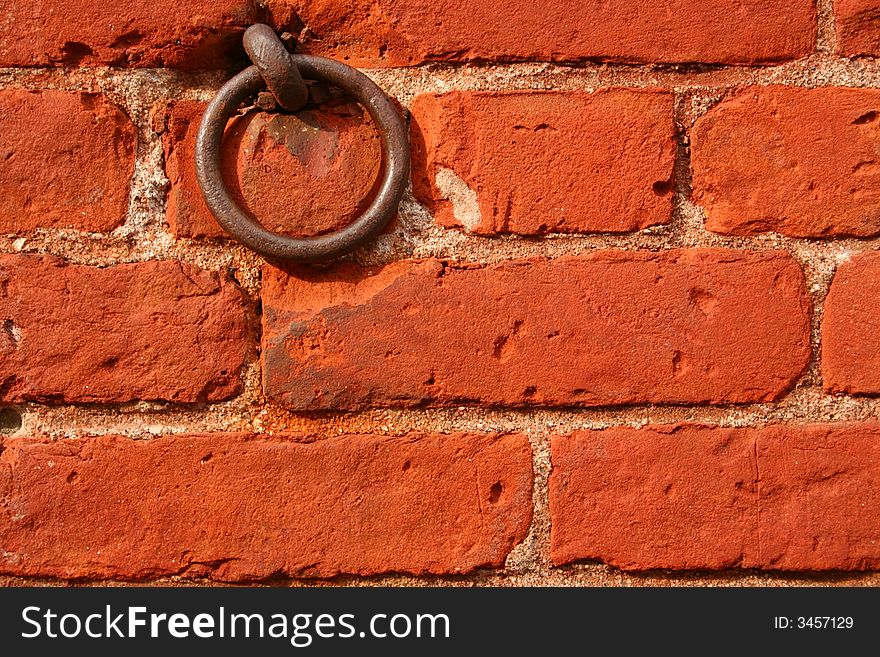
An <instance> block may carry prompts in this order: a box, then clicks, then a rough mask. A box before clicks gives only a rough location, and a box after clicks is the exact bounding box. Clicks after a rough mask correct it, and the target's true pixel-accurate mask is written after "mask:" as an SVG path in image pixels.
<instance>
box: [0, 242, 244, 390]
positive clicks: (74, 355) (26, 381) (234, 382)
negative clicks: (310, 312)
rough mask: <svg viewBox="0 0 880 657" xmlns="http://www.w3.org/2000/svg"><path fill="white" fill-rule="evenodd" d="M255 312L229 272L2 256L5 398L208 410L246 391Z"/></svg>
mask: <svg viewBox="0 0 880 657" xmlns="http://www.w3.org/2000/svg"><path fill="white" fill-rule="evenodd" d="M250 312H251V311H250V310H249V309H248V307H247V304H246V303H245V298H244V295H243V293H242V291H241V290H240V289H239V288H238V286H237V285H236V284H235V283H234V282H233V281H232V280H231V278H230V277H229V276H228V275H226V274H218V273H215V272H209V271H202V270H199V269H197V268H195V267H193V266H191V265H187V264H184V263H180V262H174V261H161V262H160V261H153V262H143V263H137V264H125V265H117V266H113V267H107V268H104V269H102V268H98V267H89V266H83V265H71V264H67V263H65V262H64V261H62V260H60V259H58V258H54V257H50V256H24V255H2V256H0V318H2V321H3V324H2V327H0V399H2V400H3V401H5V402H23V401H37V402H50V403H90V402H96V403H110V402H127V401H133V400H167V401H173V402H206V401H219V400H222V399H228V398H229V397H231V396H233V395H234V394H236V393H237V392H238V390H239V388H240V387H241V381H240V370H241V368H242V366H243V365H244V363H245V361H246V360H247V359H248V358H249V355H250V352H251V351H252V347H251V346H250V344H249V340H250V334H251V332H252V329H251V327H250V325H249V324H250V320H249V315H250Z"/></svg>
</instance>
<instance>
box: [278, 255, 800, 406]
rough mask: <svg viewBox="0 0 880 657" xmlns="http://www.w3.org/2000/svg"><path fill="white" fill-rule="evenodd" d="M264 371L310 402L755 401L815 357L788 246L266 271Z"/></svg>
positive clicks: (292, 402) (286, 399)
mask: <svg viewBox="0 0 880 657" xmlns="http://www.w3.org/2000/svg"><path fill="white" fill-rule="evenodd" d="M263 285H264V287H263V308H264V316H263V322H264V324H263V329H264V330H263V377H264V390H265V392H266V393H267V395H269V396H270V397H272V398H275V399H278V400H280V401H281V402H283V403H284V404H286V405H288V406H290V407H292V408H295V409H360V408H368V407H371V406H404V407H406V406H420V405H432V406H446V405H459V404H486V405H513V406H521V405H547V406H566V405H576V406H600V405H609V404H628V403H667V402H682V403H703V402H709V403H739V402H753V401H769V400H774V399H778V398H779V397H780V396H781V395H782V394H784V393H785V392H786V391H787V390H788V389H789V387H790V386H791V385H792V383H793V382H794V381H795V380H796V379H797V377H798V376H799V375H800V374H801V372H802V371H803V370H804V367H805V365H806V363H807V361H808V359H809V353H810V347H809V339H808V333H809V328H808V324H809V314H810V313H809V309H808V303H807V300H806V298H805V292H804V281H803V274H802V272H801V270H800V268H799V267H798V265H797V264H796V263H795V261H794V260H793V259H792V258H791V257H790V256H789V255H788V254H785V253H783V252H779V251H766V252H749V251H730V250H720V249H719V250H692V251H667V252H660V253H649V252H621V251H607V252H599V253H596V254H595V255H591V256H587V257H565V258H560V259H557V260H549V261H548V260H542V259H534V260H521V261H513V262H510V261H508V262H502V263H498V264H493V265H488V266H476V265H452V264H444V263H442V262H439V261H434V260H427V261H412V262H399V263H395V264H392V265H388V266H386V267H384V268H377V269H362V268H358V267H355V266H352V265H339V266H337V267H336V268H334V269H331V270H312V269H305V268H302V269H298V270H295V273H293V274H292V275H288V274H287V273H285V272H283V271H280V270H278V269H275V268H273V267H267V268H265V269H264V272H263Z"/></svg>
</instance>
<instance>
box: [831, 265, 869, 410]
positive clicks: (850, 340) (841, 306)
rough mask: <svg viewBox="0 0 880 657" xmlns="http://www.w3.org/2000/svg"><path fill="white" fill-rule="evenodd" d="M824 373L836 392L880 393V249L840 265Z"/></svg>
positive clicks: (834, 282) (833, 300)
mask: <svg viewBox="0 0 880 657" xmlns="http://www.w3.org/2000/svg"><path fill="white" fill-rule="evenodd" d="M822 378H823V381H824V383H825V388H826V389H827V390H829V391H830V392H846V393H852V394H880V252H876V251H872V252H869V253H864V254H861V255H858V256H856V257H854V258H853V259H852V260H850V261H848V262H845V263H843V264H842V265H840V267H838V269H837V273H836V274H835V276H834V280H833V282H832V284H831V289H830V291H829V293H828V297H827V298H826V299H825V312H824V316H823V320H822Z"/></svg>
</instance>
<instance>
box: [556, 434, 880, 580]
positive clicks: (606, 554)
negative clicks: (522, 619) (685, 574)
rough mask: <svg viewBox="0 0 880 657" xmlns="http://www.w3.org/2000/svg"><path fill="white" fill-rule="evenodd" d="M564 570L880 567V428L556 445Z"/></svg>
mask: <svg viewBox="0 0 880 657" xmlns="http://www.w3.org/2000/svg"><path fill="white" fill-rule="evenodd" d="M552 462H553V472H552V474H551V476H550V512H551V524H552V532H551V543H552V545H551V552H552V559H553V562H554V563H555V564H557V565H561V564H566V563H571V562H573V561H577V560H581V559H589V560H598V561H603V562H605V563H608V564H610V565H613V566H617V567H620V568H623V569H627V570H648V569H658V568H667V569H712V570H715V569H723V568H731V567H742V568H756V569H765V570H795V571H819V570H870V569H876V568H878V567H880V530H878V527H880V511H878V509H880V492H878V491H880V469H878V468H877V464H878V462H880V425H877V424H862V425H858V424H853V425H813V426H782V425H779V426H770V427H766V428H763V429H725V428H710V427H698V426H666V427H648V428H645V429H628V428H613V429H608V430H605V431H594V432H590V431H583V432H579V433H576V434H574V435H571V436H564V437H555V438H553V440H552Z"/></svg>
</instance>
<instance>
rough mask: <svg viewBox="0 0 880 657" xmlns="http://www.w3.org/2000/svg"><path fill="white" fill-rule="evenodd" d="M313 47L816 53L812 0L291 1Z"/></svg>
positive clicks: (724, 57) (450, 53)
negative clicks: (607, 0)
mask: <svg viewBox="0 0 880 657" xmlns="http://www.w3.org/2000/svg"><path fill="white" fill-rule="evenodd" d="M290 4H291V5H292V6H293V7H294V9H295V10H296V11H297V13H298V14H299V16H300V17H301V18H302V20H303V22H304V23H305V24H306V26H307V27H308V29H309V34H310V36H311V38H310V39H309V40H308V41H307V42H306V47H307V48H308V49H309V50H310V51H312V52H315V53H316V54H323V55H330V56H333V57H338V58H341V59H345V60H347V61H348V62H349V63H352V64H354V65H362V66H376V65H388V66H401V65H403V66H406V65H411V64H418V63H421V62H426V61H469V60H494V61H509V60H542V61H572V60H581V59H609V60H617V61H627V62H720V63H753V62H763V61H776V60H783V59H792V58H797V57H801V56H803V55H806V54H808V53H810V52H812V50H813V49H814V46H815V34H816V13H815V7H814V3H813V2H810V1H809V0H662V1H660V2H632V1H631V0H612V1H611V2H602V3H598V2H583V1H582V0H557V1H556V2H548V3H535V2H532V1H531V0H508V2H504V3H497V2H488V1H486V0H475V1H473V2H461V0H378V1H377V2H372V3H356V2H339V1H338V0H310V1H308V2H307V1H306V0H292V2H291V3H290Z"/></svg>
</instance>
